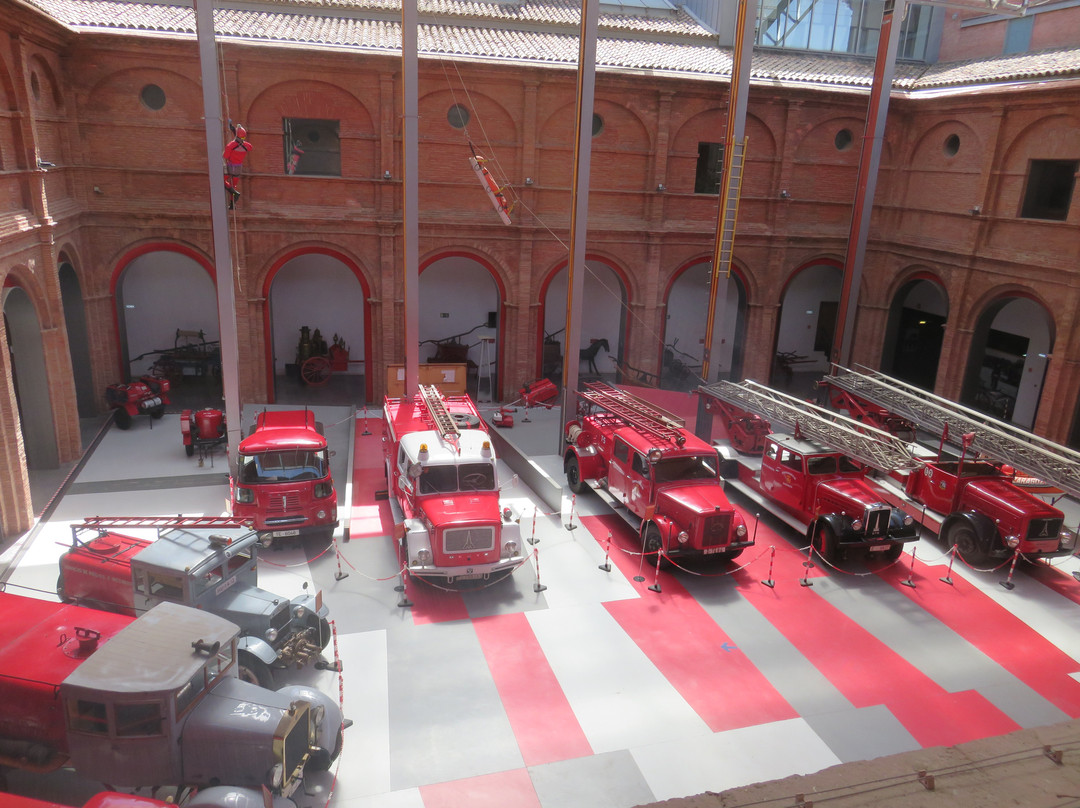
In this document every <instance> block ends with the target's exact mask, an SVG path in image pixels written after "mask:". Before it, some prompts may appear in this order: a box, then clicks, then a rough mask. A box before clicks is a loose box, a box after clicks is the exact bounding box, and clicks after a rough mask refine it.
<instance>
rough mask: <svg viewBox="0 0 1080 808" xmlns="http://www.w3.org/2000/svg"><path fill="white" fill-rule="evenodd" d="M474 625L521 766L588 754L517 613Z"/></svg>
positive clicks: (529, 631)
mask: <svg viewBox="0 0 1080 808" xmlns="http://www.w3.org/2000/svg"><path fill="white" fill-rule="evenodd" d="M473 627H474V628H475V629H476V635H477V637H478V638H479V640H480V647H481V648H482V649H483V651H484V657H485V658H486V659H487V663H488V668H490V669H491V675H492V677H493V678H494V680H495V687H496V688H497V689H498V691H499V696H500V698H501V699H502V703H503V707H504V708H505V709H506V715H507V717H508V718H509V719H510V726H511V727H512V728H513V730H514V736H515V737H516V738H517V742H518V748H519V749H521V757H522V759H523V760H524V761H525V765H526V766H538V765H540V764H543V763H552V762H554V761H557V760H569V759H570V758H577V757H585V756H587V755H591V754H592V753H593V751H592V747H590V746H589V742H588V740H587V739H586V738H585V733H584V732H583V731H582V729H581V726H580V725H579V724H578V720H577V717H576V716H575V715H574V711H573V710H572V709H571V708H570V702H568V701H567V699H566V695H565V694H564V693H563V691H562V687H560V685H559V682H558V680H557V679H556V678H555V672H554V671H552V670H551V666H550V665H549V664H548V661H547V658H546V657H545V656H544V652H543V650H542V649H541V648H540V643H539V642H537V640H536V636H535V635H534V634H533V632H532V629H531V628H530V627H529V621H528V618H527V617H526V616H525V615H524V614H520V613H519V614H507V615H499V616H496V617H482V618H478V619H476V620H474V621H473ZM461 804H464V803H461ZM505 804H511V803H505Z"/></svg>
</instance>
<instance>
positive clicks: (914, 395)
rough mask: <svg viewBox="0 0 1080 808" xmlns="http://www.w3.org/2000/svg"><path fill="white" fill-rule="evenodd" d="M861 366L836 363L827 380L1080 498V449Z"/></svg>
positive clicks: (857, 403) (967, 448)
mask: <svg viewBox="0 0 1080 808" xmlns="http://www.w3.org/2000/svg"><path fill="white" fill-rule="evenodd" d="M857 367H859V370H851V369H848V368H845V367H841V366H839V365H834V374H833V375H831V376H827V377H826V378H825V379H824V383H825V384H827V385H829V386H831V387H833V388H835V389H836V390H839V391H841V392H842V393H843V394H844V395H846V396H848V397H850V399H851V404H852V406H860V400H862V401H869V402H871V403H872V404H874V405H877V406H879V407H883V408H885V409H886V410H888V411H889V412H890V413H892V414H894V415H897V416H900V417H902V418H906V419H907V420H909V421H911V422H912V423H913V424H915V425H916V426H917V427H918V428H919V429H921V430H923V431H925V432H929V433H936V434H939V435H941V436H942V441H943V442H949V443H951V444H953V445H957V446H963V447H964V450H965V451H973V452H977V453H978V454H980V455H982V456H984V457H986V458H989V459H990V460H993V461H997V462H999V463H1005V464H1007V465H1010V466H1012V467H1013V468H1016V469H1021V470H1023V471H1024V472H1025V473H1027V474H1031V475H1034V476H1036V477H1038V478H1039V479H1040V480H1041V481H1042V482H1044V483H1048V484H1050V485H1053V486H1056V487H1057V488H1059V489H1061V490H1062V491H1064V492H1065V493H1067V494H1069V495H1071V496H1074V497H1080V452H1075V451H1073V450H1072V449H1068V448H1066V447H1064V446H1061V445H1060V444H1057V443H1053V442H1052V441H1048V440H1046V439H1045V438H1041V437H1039V436H1037V435H1032V434H1031V433H1029V432H1026V431H1024V430H1022V429H1020V428H1018V427H1016V426H1013V425H1012V424H1008V423H1005V422H1004V421H999V420H998V419H996V418H991V417H990V416H988V415H985V414H983V413H980V412H977V411H976V410H972V409H969V408H968V407H964V406H962V405H960V404H957V403H955V402H952V401H949V400H948V399H945V398H941V397H940V396H935V395H933V394H932V393H929V392H927V391H926V390H922V389H920V388H918V387H915V386H913V385H910V384H907V383H906V382H902V381H900V380H899V379H894V378H892V377H890V376H886V375H885V374H883V373H879V372H878V371H875V370H870V369H869V368H865V367H862V366H857Z"/></svg>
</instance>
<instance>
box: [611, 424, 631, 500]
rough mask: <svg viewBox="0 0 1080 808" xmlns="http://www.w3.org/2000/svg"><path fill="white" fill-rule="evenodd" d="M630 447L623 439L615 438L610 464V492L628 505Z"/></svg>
mask: <svg viewBox="0 0 1080 808" xmlns="http://www.w3.org/2000/svg"><path fill="white" fill-rule="evenodd" d="M632 454H633V452H632V451H630V445H629V444H628V443H627V442H626V441H624V440H623V439H622V438H615V444H614V447H613V449H612V452H611V462H610V463H609V464H608V481H607V487H608V491H609V492H610V493H611V495H612V496H613V497H615V498H616V499H617V500H618V501H619V502H622V503H624V504H625V503H626V501H627V497H628V496H629V493H630V485H629V480H628V479H627V477H628V475H629V472H630V455H632Z"/></svg>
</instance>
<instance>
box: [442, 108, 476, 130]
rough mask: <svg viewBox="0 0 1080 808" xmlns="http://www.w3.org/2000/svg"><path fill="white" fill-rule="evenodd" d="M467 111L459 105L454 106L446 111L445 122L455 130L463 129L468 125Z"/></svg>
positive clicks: (468, 116)
mask: <svg viewBox="0 0 1080 808" xmlns="http://www.w3.org/2000/svg"><path fill="white" fill-rule="evenodd" d="M469 118H470V115H469V110H467V109H465V107H463V106H462V105H461V104H454V106H452V107H450V109H448V110H447V111H446V122H447V123H448V124H450V125H451V126H452V127H454V128H455V129H464V128H465V127H466V126H468V125H469Z"/></svg>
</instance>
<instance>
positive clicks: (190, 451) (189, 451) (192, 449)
mask: <svg viewBox="0 0 1080 808" xmlns="http://www.w3.org/2000/svg"><path fill="white" fill-rule="evenodd" d="M184 452H186V453H187V456H188V457H192V456H193V455H194V454H195V447H194V446H192V445H191V444H190V443H189V444H188V445H187V446H185V447H184Z"/></svg>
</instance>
